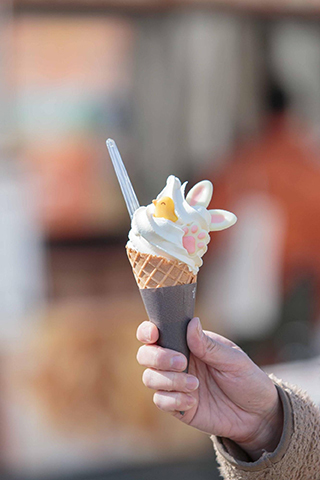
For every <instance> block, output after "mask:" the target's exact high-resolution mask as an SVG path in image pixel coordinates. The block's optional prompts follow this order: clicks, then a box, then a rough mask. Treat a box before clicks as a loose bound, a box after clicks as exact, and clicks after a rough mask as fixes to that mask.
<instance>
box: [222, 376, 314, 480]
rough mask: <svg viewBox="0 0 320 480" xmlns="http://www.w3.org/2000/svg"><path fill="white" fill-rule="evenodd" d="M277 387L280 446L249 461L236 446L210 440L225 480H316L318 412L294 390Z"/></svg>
mask: <svg viewBox="0 0 320 480" xmlns="http://www.w3.org/2000/svg"><path fill="white" fill-rule="evenodd" d="M273 380H274V382H275V384H276V385H279V386H280V388H278V389H279V394H280V398H281V403H282V405H283V413H284V427H283V432H282V435H281V439H280V442H279V444H278V445H277V446H276V448H275V449H274V450H273V451H269V452H268V451H265V452H263V453H262V455H261V456H260V458H258V459H255V461H252V460H253V459H252V458H250V456H249V455H248V453H246V452H245V451H243V450H242V449H241V448H240V447H239V446H238V445H237V444H235V443H234V442H232V441H230V440H228V439H222V438H216V437H213V441H214V446H215V449H216V452H217V458H218V461H219V463H220V466H221V467H220V468H221V473H222V475H223V476H224V478H225V480H245V479H248V480H249V479H250V480H254V479H259V480H260V479H261V480H262V479H264V480H275V479H277V480H281V479H283V480H287V479H288V478H290V480H298V479H299V480H300V479H302V478H303V479H304V480H311V479H312V480H316V479H317V478H318V474H319V471H318V470H319V465H320V411H319V409H318V408H317V407H316V406H315V405H314V404H313V403H312V401H311V400H310V399H309V398H308V397H307V395H305V394H303V393H302V392H300V391H299V390H298V389H297V388H296V387H291V386H289V385H286V384H284V383H283V382H281V381H279V380H277V379H274V378H273Z"/></svg>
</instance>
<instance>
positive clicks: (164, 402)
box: [153, 392, 197, 413]
mask: <svg viewBox="0 0 320 480" xmlns="http://www.w3.org/2000/svg"><path fill="white" fill-rule="evenodd" d="M153 401H154V403H155V405H156V406H157V407H158V408H159V409H160V410H163V411H164V412H180V413H181V412H182V411H183V412H185V411H187V410H190V409H191V408H193V407H195V405H196V404H197V399H196V398H195V397H193V396H192V395H190V394H187V393H180V392H156V393H155V394H154V396H153Z"/></svg>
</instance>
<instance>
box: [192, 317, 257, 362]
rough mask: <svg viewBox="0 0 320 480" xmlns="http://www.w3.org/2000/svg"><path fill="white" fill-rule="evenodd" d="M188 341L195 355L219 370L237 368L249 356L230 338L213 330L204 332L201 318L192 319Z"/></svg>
mask: <svg viewBox="0 0 320 480" xmlns="http://www.w3.org/2000/svg"><path fill="white" fill-rule="evenodd" d="M187 341H188V346H189V348H190V351H191V352H192V353H193V355H195V356H196V357H197V358H199V359H200V360H202V361H203V362H204V363H206V364H207V365H209V366H211V367H214V368H217V369H219V370H224V371H225V370H237V369H239V367H242V365H243V362H245V361H246V359H247V358H248V357H247V356H246V355H245V353H244V352H242V350H241V349H240V348H239V347H237V345H235V344H234V343H233V342H231V341H230V340H228V339H226V338H224V337H221V336H220V335H217V334H214V333H212V332H204V331H203V330H202V326H201V323H200V320H199V318H193V319H192V320H191V321H190V323H189V325H188V331H187Z"/></svg>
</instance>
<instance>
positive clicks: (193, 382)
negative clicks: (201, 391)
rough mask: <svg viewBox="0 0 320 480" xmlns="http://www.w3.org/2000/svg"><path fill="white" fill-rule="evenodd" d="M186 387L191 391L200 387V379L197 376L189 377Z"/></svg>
mask: <svg viewBox="0 0 320 480" xmlns="http://www.w3.org/2000/svg"><path fill="white" fill-rule="evenodd" d="M186 387H187V389H188V390H190V391H193V390H196V389H197V388H198V387H199V380H198V379H197V378H196V377H191V376H190V377H187V379H186Z"/></svg>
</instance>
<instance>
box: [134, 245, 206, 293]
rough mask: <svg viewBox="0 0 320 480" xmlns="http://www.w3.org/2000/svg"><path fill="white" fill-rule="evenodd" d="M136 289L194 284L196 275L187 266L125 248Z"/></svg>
mask: <svg viewBox="0 0 320 480" xmlns="http://www.w3.org/2000/svg"><path fill="white" fill-rule="evenodd" d="M127 255H128V258H129V261H130V263H131V266H132V270H133V274H134V276H135V279H136V282H137V284H138V287H139V288H141V289H144V288H162V287H174V286H176V285H188V284H190V283H196V281H197V275H195V274H193V273H192V272H190V270H189V267H188V265H186V264H185V263H182V262H178V261H177V260H167V259H166V258H164V257H158V256H156V255H149V254H146V253H140V252H137V251H135V250H133V249H131V248H127Z"/></svg>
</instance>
